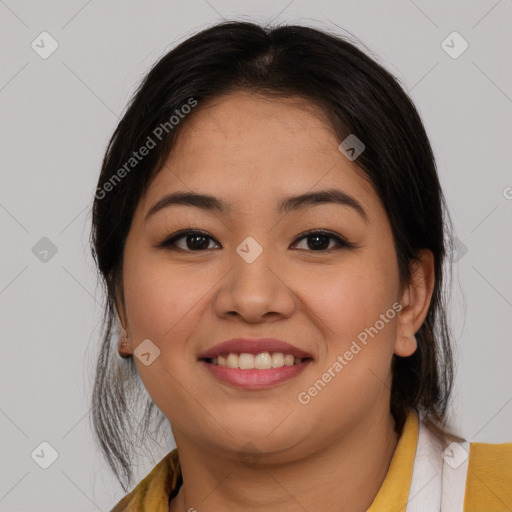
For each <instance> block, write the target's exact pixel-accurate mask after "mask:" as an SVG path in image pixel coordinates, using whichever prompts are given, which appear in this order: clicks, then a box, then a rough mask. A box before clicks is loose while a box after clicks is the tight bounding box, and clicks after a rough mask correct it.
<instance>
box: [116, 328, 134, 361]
mask: <svg viewBox="0 0 512 512" xmlns="http://www.w3.org/2000/svg"><path fill="white" fill-rule="evenodd" d="M127 339H128V333H127V332H126V330H125V329H124V328H123V327H121V341H120V342H119V348H118V352H119V355H120V356H121V357H122V358H123V359H129V358H130V357H131V354H125V353H123V352H121V350H122V349H125V348H126V347H127V346H128V341H126V340H127Z"/></svg>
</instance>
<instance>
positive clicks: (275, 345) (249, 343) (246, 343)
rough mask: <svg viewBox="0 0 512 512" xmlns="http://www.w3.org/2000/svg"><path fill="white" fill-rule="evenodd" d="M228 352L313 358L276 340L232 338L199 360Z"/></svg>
mask: <svg viewBox="0 0 512 512" xmlns="http://www.w3.org/2000/svg"><path fill="white" fill-rule="evenodd" d="M230 352H233V353H236V354H241V353H245V354H254V355H256V354H260V353H261V352H283V353H284V354H292V355H293V356H295V357H298V358H301V359H305V358H308V357H309V358H313V356H312V355H311V354H309V353H308V352H306V351H304V350H302V349H300V348H298V347H296V346H294V345H292V344H291V343H288V342H286V341H283V340H279V339H277V338H233V339H231V340H227V341H223V342H221V343H218V344H217V345H214V346H213V347H211V348H209V349H208V350H206V351H205V352H203V353H201V354H199V359H213V358H214V357H218V356H220V355H223V354H229V353H230Z"/></svg>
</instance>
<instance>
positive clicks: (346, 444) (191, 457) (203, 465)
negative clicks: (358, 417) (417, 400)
mask: <svg viewBox="0 0 512 512" xmlns="http://www.w3.org/2000/svg"><path fill="white" fill-rule="evenodd" d="M394 426H395V422H394V419H393V417H392V415H391V414H390V413H389V410H387V411H384V412H380V413H378V414H374V415H371V416H368V417H366V418H365V419H364V421H363V422H362V423H361V422H360V423H358V424H357V427H356V428H355V429H353V431H350V432H348V433H345V434H344V436H343V438H339V439H334V440H333V442H332V443H331V444H330V445H329V446H326V447H325V448H324V449H322V450H318V451H316V452H315V453H312V454H310V455H308V456H307V457H304V458H301V459H298V460H294V461H291V462H287V463H286V464H279V465H268V464H267V465H265V467H259V466H258V465H254V466H252V467H248V465H244V464H242V463H241V462H240V461H238V460H235V461H234V460H233V458H227V457H226V458H225V459H224V458H222V457H219V455H218V454H217V453H215V454H213V453H205V450H204V448H200V447H198V446H197V444H195V443H194V442H193V440H191V439H189V438H187V437H186V436H183V435H182V433H181V432H174V434H175V439H176V443H177V446H178V450H179V454H180V465H181V469H182V474H183V485H182V486H181V488H180V491H179V493H178V495H177V496H176V497H175V498H174V499H173V500H172V501H171V506H170V512H183V511H188V510H195V509H197V510H204V511H206V510H215V511H216V512H224V511H228V510H244V511H247V512H256V511H258V512H261V511H266V510H268V511H272V512H292V511H293V512H296V511H297V510H322V511H323V512H349V511H350V512H365V511H366V510H367V509H368V508H369V507H370V505H371V504H372V502H373V500H374V498H375V496H376V495H377V493H378V491H379V489H380V487H381V485H382V482H383V481H384V479H385V477H386V473H387V471H388V469H389V465H390V462H391V459H392V457H393V454H394V451H395V448H396V445H397V443H398V436H397V434H396V433H395V431H394Z"/></svg>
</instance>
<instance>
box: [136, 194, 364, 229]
mask: <svg viewBox="0 0 512 512" xmlns="http://www.w3.org/2000/svg"><path fill="white" fill-rule="evenodd" d="M325 203H334V204H340V205H343V206H348V207H350V208H352V209H353V210H355V211H356V212H357V213H359V215H360V216H361V217H362V218H363V219H364V221H365V222H368V220H369V219H368V215H367V213H366V211H365V210H364V208H363V207H362V205H361V204H360V203H359V201H357V200H356V199H355V198H354V197H352V196H350V195H349V194H347V193H346V192H343V191H341V190H338V189H327V190H320V191H317V192H309V193H305V194H300V195H298V196H290V197H286V198H285V199H283V200H282V201H281V202H280V203H279V205H278V212H280V213H290V212H292V211H296V210H302V209H304V208H307V207H310V206H315V205H318V204H325ZM174 205H184V206H194V207H196V208H200V209H202V210H205V211H217V212H219V213H224V214H227V213H230V212H231V211H232V209H231V206H230V205H229V204H228V203H226V202H224V201H222V200H221V199H218V198H217V197H214V196H210V195H207V194H199V193H195V192H173V193H171V194H167V195H165V196H164V197H162V198H161V199H159V200H158V201H157V202H156V203H155V204H154V205H153V206H152V207H151V208H150V209H149V211H148V212H147V213H146V216H145V219H144V221H147V220H148V219H149V218H150V217H151V216H153V215H154V214H155V213H157V212H159V211H161V210H163V209H164V208H168V207H170V206H174Z"/></svg>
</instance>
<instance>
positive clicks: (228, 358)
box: [211, 352, 302, 370]
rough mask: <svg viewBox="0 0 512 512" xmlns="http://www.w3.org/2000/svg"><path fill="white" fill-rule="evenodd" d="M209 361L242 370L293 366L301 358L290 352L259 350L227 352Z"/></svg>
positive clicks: (300, 360) (299, 361)
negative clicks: (254, 353)
mask: <svg viewBox="0 0 512 512" xmlns="http://www.w3.org/2000/svg"><path fill="white" fill-rule="evenodd" d="M211 362H212V363H213V364H217V365H219V366H227V367H228V368H240V369H242V370H252V369H254V368H256V369H258V370H268V369H270V368H282V367H283V366H293V365H294V364H299V363H301V362H302V359H301V358H299V357H295V356H293V355H292V354H283V352H272V353H270V352H261V353H259V354H257V355H253V354H247V353H245V352H244V353H242V354H235V353H232V352H231V353H229V354H227V355H226V354H225V355H223V356H218V357H214V358H213V359H212V360H211Z"/></svg>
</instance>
